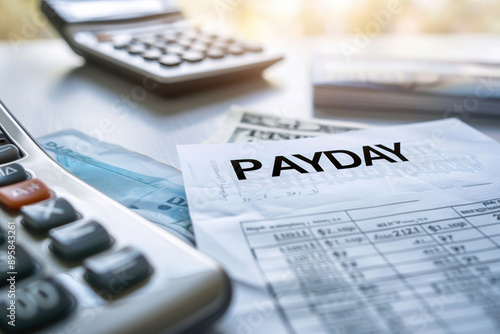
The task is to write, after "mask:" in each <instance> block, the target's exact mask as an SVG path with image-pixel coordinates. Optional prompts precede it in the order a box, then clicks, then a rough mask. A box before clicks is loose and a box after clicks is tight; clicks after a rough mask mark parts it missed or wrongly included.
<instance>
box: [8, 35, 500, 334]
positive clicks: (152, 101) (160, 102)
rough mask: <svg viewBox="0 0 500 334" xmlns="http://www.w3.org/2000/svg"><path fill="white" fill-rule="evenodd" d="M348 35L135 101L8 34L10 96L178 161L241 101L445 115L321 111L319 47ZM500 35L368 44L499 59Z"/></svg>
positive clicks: (499, 128)
mask: <svg viewBox="0 0 500 334" xmlns="http://www.w3.org/2000/svg"><path fill="white" fill-rule="evenodd" d="M341 41H347V42H350V41H352V36H337V37H331V38H317V39H308V40H302V41H280V44H279V46H281V47H283V49H284V51H285V53H286V57H287V58H286V61H283V62H281V63H279V64H276V65H275V66H273V67H272V68H271V69H269V70H268V71H266V73H265V80H261V81H251V82H242V83H239V84H235V85H231V86H224V87H221V88H217V89H213V90H210V91H205V92H201V93H196V94H190V95H186V96H182V97H178V98H163V97H160V96H157V95H155V94H151V93H150V94H148V95H147V97H146V98H145V99H144V100H143V101H142V102H137V103H136V104H133V105H128V107H127V108H125V109H124V106H125V105H127V104H126V101H127V99H128V98H127V96H130V95H131V94H132V92H133V91H134V88H135V87H136V84H135V83H133V82H130V81H127V80H124V79H123V78H122V77H120V76H117V75H115V74H111V73H108V72H106V71H104V70H103V69H101V68H97V67H94V66H91V65H86V64H85V62H84V61H83V59H82V58H80V57H78V56H76V55H75V54H74V53H73V52H72V51H71V50H70V49H69V48H68V47H67V46H66V45H65V43H64V42H63V41H62V40H52V41H37V42H34V41H31V42H26V43H22V44H21V45H19V46H18V49H14V48H13V46H12V45H11V44H10V43H8V42H2V43H0V73H1V80H0V99H2V100H3V102H4V103H5V104H6V105H7V107H8V108H9V109H10V110H11V111H12V112H13V113H14V114H15V115H16V116H17V117H18V118H19V120H20V121H21V122H22V123H23V124H24V125H25V126H26V127H27V129H28V130H29V131H30V132H31V133H32V134H33V135H34V136H35V137H38V136H41V135H44V134H47V133H51V132H54V131H57V130H63V129H67V128H75V129H78V130H80V131H83V132H86V133H89V134H91V135H94V136H97V137H98V138H99V139H102V140H105V141H107V142H112V143H115V144H119V145H122V146H124V147H127V148H128V149H130V150H133V151H137V152H142V153H144V154H146V155H149V156H151V157H152V158H155V159H157V160H159V161H161V162H164V163H168V164H174V165H177V161H178V159H177V151H176V145H177V144H193V143H201V142H202V141H204V140H206V139H207V138H209V137H210V136H211V135H212V134H214V133H215V132H216V131H217V129H218V127H219V126H220V125H221V124H222V122H223V120H224V118H225V115H226V113H227V111H228V110H229V107H230V106H231V105H232V104H238V105H241V106H244V107H248V108H253V109H259V110H264V111H265V110H268V111H270V112H274V113H278V114H282V115H286V116H298V117H310V116H316V117H326V118H331V119H338V120H344V121H357V122H364V123H369V124H372V125H377V126H378V125H380V126H383V125H395V124H403V123H410V122H419V121H428V120H434V119H440V118H442V113H433V114H429V113H402V112H398V113H396V112H373V111H369V110H367V111H347V110H318V109H314V108H313V105H312V96H311V85H310V80H309V74H308V69H309V55H310V52H311V51H312V50H320V49H322V50H324V49H329V50H331V51H333V52H337V53H338V52H339V48H338V45H339V43H340V42H341ZM499 41H500V37H495V36H452V37H448V36H386V37H382V38H377V39H374V40H372V42H371V43H370V45H369V46H368V47H366V48H365V49H363V50H362V52H363V53H366V54H373V55H378V56H383V55H390V56H393V57H428V58H437V59H471V60H472V59H474V60H484V61H499V60H500V57H499V55H500V43H499ZM16 50H17V51H16ZM499 115H500V114H499ZM465 121H466V122H468V123H469V124H471V125H473V126H474V127H476V128H477V129H479V130H481V131H483V132H485V133H486V134H488V135H490V136H491V137H493V138H495V139H496V140H498V141H500V117H470V118H468V119H466V120H465ZM238 291H240V290H238ZM236 297H237V296H236ZM236 297H235V299H237V298H236ZM233 305H234V303H233ZM231 312H233V311H231ZM231 312H228V313H227V315H226V317H224V319H225V320H223V321H222V322H220V325H219V326H218V329H217V330H216V332H217V333H222V332H224V333H225V332H227V333H231V332H234V331H233V330H231V329H230V328H231V327H230V326H231V325H228V324H227V323H226V321H229V322H231V321H233V322H234V321H236V320H234V319H236V318H235V317H234V316H233V314H232V313H231ZM231 319H233V320H231ZM236 325H237V323H236ZM236 325H235V326H236ZM227 328H229V329H227ZM226 329H227V330H226Z"/></svg>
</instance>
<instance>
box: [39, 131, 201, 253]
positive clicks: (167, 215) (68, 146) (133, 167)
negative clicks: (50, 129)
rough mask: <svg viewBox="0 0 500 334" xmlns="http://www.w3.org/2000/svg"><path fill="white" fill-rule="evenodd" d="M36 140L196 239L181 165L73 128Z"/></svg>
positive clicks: (89, 178) (142, 211)
mask: <svg viewBox="0 0 500 334" xmlns="http://www.w3.org/2000/svg"><path fill="white" fill-rule="evenodd" d="M37 141H38V143H39V144H40V146H41V147H42V148H43V149H44V150H45V151H46V152H47V153H48V154H49V155H50V156H51V157H52V158H54V159H55V160H56V161H57V162H58V163H59V164H60V165H61V166H62V167H64V168H65V169H66V170H67V171H69V172H70V173H71V174H73V175H75V176H76V177H78V178H79V179H81V180H82V181H84V182H86V183H88V184H89V185H91V186H92V187H94V188H96V189H97V190H99V191H101V192H102V193H104V194H106V195H107V196H109V197H111V198H113V199H114V200H116V201H117V202H119V203H121V204H123V205H125V206H126V207H128V208H129V209H131V210H133V211H135V212H136V213H138V214H139V215H141V216H143V217H144V218H146V219H148V220H150V221H152V222H153V223H156V224H158V225H160V226H162V227H163V228H165V229H167V230H168V231H169V232H171V233H173V234H175V235H176V236H178V237H180V238H181V239H182V240H185V241H187V242H189V243H190V244H193V245H194V235H193V230H192V226H191V220H190V219H189V212H188V207H187V202H186V194H185V192H184V186H183V182H182V174H181V172H180V171H179V170H177V169H175V168H173V167H171V166H168V165H165V164H162V163H159V162H158V161H155V160H153V159H151V158H149V157H147V156H145V155H142V154H138V153H135V152H131V151H129V150H127V149H125V148H123V147H120V146H117V145H112V144H108V143H104V142H101V141H98V140H96V139H94V138H92V137H89V136H87V135H85V134H83V133H81V132H78V131H75V130H66V131H61V132H57V133H54V134H51V135H47V136H44V137H41V138H38V140H37ZM125 168H126V169H125ZM152 175H154V176H152Z"/></svg>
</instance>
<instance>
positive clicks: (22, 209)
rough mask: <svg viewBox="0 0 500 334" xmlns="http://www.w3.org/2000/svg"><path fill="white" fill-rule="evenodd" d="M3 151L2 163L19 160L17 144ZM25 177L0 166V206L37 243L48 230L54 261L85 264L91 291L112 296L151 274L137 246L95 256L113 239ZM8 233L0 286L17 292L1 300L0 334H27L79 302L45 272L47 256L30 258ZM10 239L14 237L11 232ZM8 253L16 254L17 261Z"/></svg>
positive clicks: (2, 243)
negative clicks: (11, 213) (13, 212)
mask: <svg viewBox="0 0 500 334" xmlns="http://www.w3.org/2000/svg"><path fill="white" fill-rule="evenodd" d="M11 147H14V148H15V149H12V148H11ZM2 148H6V150H5V151H4V152H7V153H5V154H4V157H6V156H7V157H8V158H5V159H4V161H8V162H12V161H13V160H17V159H19V158H20V154H19V152H20V151H19V149H18V148H17V147H16V146H14V145H12V144H6V145H3V146H0V150H1V149H2ZM12 152H14V153H16V152H17V153H16V154H13V153H12ZM1 158H2V156H1V152H0V160H1ZM28 177H29V174H27V172H26V170H25V169H24V167H23V166H22V165H21V164H19V163H11V164H9V165H4V166H0V203H1V204H2V205H3V206H4V208H8V209H10V210H16V211H17V210H19V213H20V216H19V217H20V219H19V220H18V221H20V222H21V223H22V225H23V226H24V227H25V228H26V230H28V231H29V232H30V233H31V234H32V235H33V236H34V237H36V238H38V240H40V238H44V237H46V235H45V234H43V233H45V232H48V236H49V238H50V241H51V242H50V244H49V245H48V248H49V249H50V250H51V251H52V253H53V254H54V256H55V257H56V258H58V259H61V260H64V261H80V260H84V262H83V267H84V269H85V275H84V276H83V277H82V281H84V280H86V281H87V282H88V284H89V285H90V286H92V287H93V288H94V289H96V290H106V292H108V293H111V294H112V295H113V296H115V295H119V294H120V293H122V292H123V291H125V290H127V289H129V288H131V287H134V286H136V285H137V284H138V283H140V282H142V281H144V280H145V279H146V278H148V277H149V276H150V275H151V274H152V273H153V269H152V267H151V266H150V264H149V262H148V261H147V259H146V258H145V257H144V256H143V255H142V253H141V252H140V251H139V250H137V249H135V248H131V247H125V248H122V249H121V250H119V251H114V252H113V251H112V252H109V253H107V254H98V253H100V252H103V251H105V250H106V249H109V248H110V247H111V246H112V245H113V242H114V240H113V238H112V236H111V235H110V234H109V233H108V231H107V230H106V229H105V228H104V227H103V226H102V225H101V224H100V223H98V222H97V221H94V220H90V221H88V222H84V221H83V220H82V218H84V217H82V216H81V215H80V214H79V213H78V212H77V211H76V210H75V209H74V208H73V206H72V205H71V204H70V203H69V202H68V201H67V200H66V199H64V198H58V197H56V196H57V194H55V193H54V192H53V191H52V190H51V189H50V188H49V187H48V186H47V185H45V183H44V182H43V181H41V180H40V179H38V178H32V179H28ZM9 224H12V222H9ZM8 231H9V236H8V237H7V235H5V234H4V232H3V229H2V230H0V287H4V286H6V285H7V287H5V288H4V289H8V288H9V287H10V286H11V285H12V286H14V288H15V294H14V295H12V296H10V297H9V294H8V293H5V295H2V296H0V318H1V319H0V332H5V333H26V332H31V331H33V330H38V329H40V328H42V327H44V326H47V325H51V324H52V323H54V322H56V321H59V320H61V319H62V318H64V317H65V316H67V315H68V314H69V313H71V312H72V311H73V310H74V309H75V308H76V305H77V304H78V302H77V300H76V298H75V297H74V296H73V295H72V293H71V292H70V291H68V290H67V289H66V288H65V287H64V286H63V285H62V284H61V283H59V281H58V280H56V279H55V278H54V277H47V275H46V274H45V270H44V264H43V263H42V262H43V261H40V258H42V259H43V257H44V256H46V254H50V253H45V254H42V255H41V256H40V255H37V254H35V255H37V256H36V257H33V256H32V255H31V254H29V252H28V251H27V250H26V248H25V247H23V245H22V242H20V240H19V239H17V241H15V243H13V242H12V240H11V234H10V232H11V230H8ZM33 232H35V233H34V234H33ZM13 235H14V236H15V235H16V234H15V231H14V234H13ZM14 239H16V238H14ZM23 242H24V241H23ZM12 251H14V252H15V253H13V254H15V261H14V260H13V258H12V256H14V255H12V254H11V253H12ZM96 254H97V255H96ZM89 256H91V257H89ZM75 264H76V266H78V265H81V263H78V262H75ZM80 272H81V271H80ZM11 281H13V282H14V283H12V284H11V283H10V282H11ZM9 291H10V290H9ZM99 296H101V297H102V298H105V296H103V295H99ZM97 298H99V297H97ZM13 303H14V304H15V311H13V312H14V314H15V326H12V325H11V324H9V321H11V319H10V315H11V314H12V312H11V310H10V309H9V307H11V305H12V304H13Z"/></svg>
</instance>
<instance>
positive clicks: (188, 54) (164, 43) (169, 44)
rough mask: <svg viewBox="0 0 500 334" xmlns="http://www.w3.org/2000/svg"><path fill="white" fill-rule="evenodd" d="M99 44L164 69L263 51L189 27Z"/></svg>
mask: <svg viewBox="0 0 500 334" xmlns="http://www.w3.org/2000/svg"><path fill="white" fill-rule="evenodd" d="M101 42H102V43H112V45H113V47H114V48H115V49H118V50H125V51H128V53H129V54H130V55H133V56H135V55H139V56H142V58H143V59H144V60H145V61H158V62H159V63H160V64H162V65H164V66H166V67H174V66H178V65H180V64H181V63H183V62H186V63H197V62H201V61H203V60H204V59H208V58H210V59H221V58H224V57H226V56H229V55H231V56H241V55H244V54H246V53H259V52H262V51H263V48H262V46H261V45H260V44H257V43H254V42H239V41H236V40H235V39H234V38H232V37H230V36H222V35H217V34H212V33H207V32H203V31H202V30H201V29H199V28H196V27H191V26H184V27H182V26H172V27H169V28H165V29H164V31H161V32H155V33H147V34H141V35H138V36H127V35H115V36H114V37H112V38H111V39H104V40H102V41H101ZM176 55H177V56H178V57H175V56H176Z"/></svg>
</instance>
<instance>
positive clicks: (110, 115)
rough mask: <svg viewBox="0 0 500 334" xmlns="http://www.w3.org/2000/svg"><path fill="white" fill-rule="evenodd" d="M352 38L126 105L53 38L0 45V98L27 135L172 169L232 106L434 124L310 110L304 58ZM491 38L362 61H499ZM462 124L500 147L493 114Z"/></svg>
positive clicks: (126, 95) (287, 45) (296, 48)
mask: <svg viewBox="0 0 500 334" xmlns="http://www.w3.org/2000/svg"><path fill="white" fill-rule="evenodd" d="M352 40H353V36H332V37H321V38H309V39H303V40H294V41H291V40H288V41H287V40H281V41H279V42H278V43H277V44H278V47H281V48H283V50H284V52H285V55H286V60H285V61H283V62H281V63H279V64H276V65H274V66H273V67H272V68H270V69H269V70H267V71H266V72H265V76H264V77H265V79H263V80H260V81H258V80H257V81H247V82H241V83H238V84H234V85H231V86H224V87H220V88H216V89H212V90H209V91H204V92H200V93H194V94H189V95H185V96H182V97H177V98H164V97H160V96H158V95H155V94H154V93H148V94H147V96H146V97H145V98H144V100H143V101H135V102H134V101H132V102H130V101H131V100H130V96H131V94H133V93H134V92H136V93H137V90H135V91H134V88H135V87H136V86H137V85H136V84H135V83H134V82H131V81H128V80H125V79H123V77H121V76H118V75H116V74H112V73H108V72H106V71H105V70H103V69H102V68H99V67H94V66H93V65H87V64H85V61H84V60H83V59H82V58H81V57H79V56H77V55H75V54H74V53H73V52H72V51H71V50H70V49H69V48H68V47H67V46H66V44H65V43H64V41H62V40H46V41H25V42H21V43H19V44H16V45H13V44H11V43H9V42H7V41H5V42H1V43H0V73H1V80H0V99H1V100H3V102H4V103H5V104H6V105H7V107H8V108H9V109H10V110H11V111H12V112H13V113H14V114H15V115H16V116H17V117H18V119H19V120H20V121H21V122H22V123H23V124H24V125H25V126H26V128H27V129H28V131H30V132H31V133H32V135H34V136H35V137H38V136H41V135H44V134H47V133H51V132H54V131H58V130H63V129H67V128H74V129H77V130H80V131H83V132H85V133H87V134H90V135H93V136H96V137H98V138H99V139H102V140H104V141H107V142H111V143H115V144H119V145H122V146H124V147H127V148H128V149H130V150H133V151H137V152H142V153H144V154H146V155H149V156H151V157H152V158H155V159H157V160H159V161H161V162H164V163H168V164H173V165H177V160H178V159H177V152H176V145H177V144H193V143H201V142H202V141H204V140H206V139H207V138H209V137H210V136H211V135H212V134H214V133H215V132H216V130H217V129H218V127H219V126H220V125H221V124H222V122H223V120H224V117H225V115H226V113H227V111H228V109H229V107H230V106H231V105H232V104H238V105H241V106H244V107H248V108H253V109H258V110H264V111H266V110H267V111H270V112H274V113H278V114H282V115H286V116H298V117H311V116H316V117H324V118H331V119H338V120H344V121H357V122H364V123H369V124H372V125H377V126H378V125H381V126H382V125H395V124H403V123H410V122H419V121H427V120H433V119H440V118H442V117H443V116H442V114H443V113H432V114H430V113H403V112H374V111H369V110H367V111H347V110H337V109H332V110H318V109H314V108H313V105H312V95H311V85H310V79H309V72H308V70H309V56H310V53H311V51H313V50H323V51H326V50H329V51H332V52H336V53H339V52H340V49H339V44H340V42H350V43H352ZM499 42H500V36H499V37H497V36H495V35H465V36H463V35H462V36H443V35H428V36H425V35H424V36H422V35H420V36H419V35H412V36H401V35H393V36H390V35H389V36H382V37H378V38H375V39H373V40H372V41H371V42H370V44H369V45H368V46H367V47H366V48H364V49H362V50H361V52H362V53H363V54H372V55H377V56H383V55H389V56H392V57H420V58H435V59H474V60H485V61H500V57H499V56H500V43H499ZM465 121H466V122H467V123H469V124H471V125H472V126H474V127H476V128H477V129H479V130H481V131H483V132H485V133H486V134H488V135H489V136H491V137H493V138H495V139H496V140H498V141H500V111H499V117H470V118H468V119H466V120H465Z"/></svg>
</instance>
